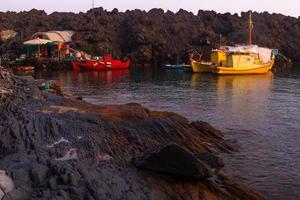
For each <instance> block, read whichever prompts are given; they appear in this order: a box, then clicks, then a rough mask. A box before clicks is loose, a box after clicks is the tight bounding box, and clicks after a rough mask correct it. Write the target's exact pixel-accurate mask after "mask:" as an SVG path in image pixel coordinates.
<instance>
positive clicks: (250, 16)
mask: <svg viewBox="0 0 300 200" xmlns="http://www.w3.org/2000/svg"><path fill="white" fill-rule="evenodd" d="M248 29H249V30H248V31H249V38H248V39H249V45H252V30H253V21H252V12H251V10H250V11H249V21H248Z"/></svg>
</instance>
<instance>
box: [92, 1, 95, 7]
mask: <svg viewBox="0 0 300 200" xmlns="http://www.w3.org/2000/svg"><path fill="white" fill-rule="evenodd" d="M92 8H93V9H94V8H95V0H93V1H92Z"/></svg>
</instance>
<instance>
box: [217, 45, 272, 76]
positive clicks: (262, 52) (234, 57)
mask: <svg viewBox="0 0 300 200" xmlns="http://www.w3.org/2000/svg"><path fill="white" fill-rule="evenodd" d="M211 54H212V56H211V57H212V63H213V65H215V67H214V69H213V70H212V72H213V73H216V74H266V73H268V72H269V71H270V70H271V69H272V67H273V64H274V61H275V55H276V53H275V51H274V50H272V49H268V48H263V47H259V46H257V45H248V46H237V47H230V46H224V47H220V48H219V49H218V50H213V51H212V53H211Z"/></svg>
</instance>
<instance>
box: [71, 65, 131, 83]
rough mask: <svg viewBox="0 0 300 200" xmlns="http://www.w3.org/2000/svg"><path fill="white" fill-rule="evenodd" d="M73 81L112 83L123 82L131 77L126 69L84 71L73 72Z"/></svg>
mask: <svg viewBox="0 0 300 200" xmlns="http://www.w3.org/2000/svg"><path fill="white" fill-rule="evenodd" d="M73 76H74V77H73V81H76V82H77V83H79V84H86V83H87V82H88V83H89V84H111V83H116V82H123V81H126V80H129V79H130V71H129V70H128V69H126V70H110V71H92V70H89V71H84V72H78V71H74V72H73Z"/></svg>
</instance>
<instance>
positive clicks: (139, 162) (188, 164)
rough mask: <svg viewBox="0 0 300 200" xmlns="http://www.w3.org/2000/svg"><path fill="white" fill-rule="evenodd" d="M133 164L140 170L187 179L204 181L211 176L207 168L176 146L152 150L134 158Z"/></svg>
mask: <svg viewBox="0 0 300 200" xmlns="http://www.w3.org/2000/svg"><path fill="white" fill-rule="evenodd" d="M134 163H135V165H136V166H137V167H139V168H142V169H148V170H153V171H156V172H160V173H165V174H170V175H174V176H177V177H182V178H187V179H206V178H208V177H211V176H212V172H211V171H210V169H209V168H208V166H206V165H205V164H204V163H202V162H201V161H199V160H197V158H195V157H194V156H193V155H192V154H191V153H189V152H188V151H186V150H185V149H183V148H181V147H180V146H178V145H172V144H170V145H165V146H161V147H157V148H155V149H152V150H150V151H148V152H145V153H144V154H143V155H142V156H141V157H140V158H136V159H135V161H134Z"/></svg>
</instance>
